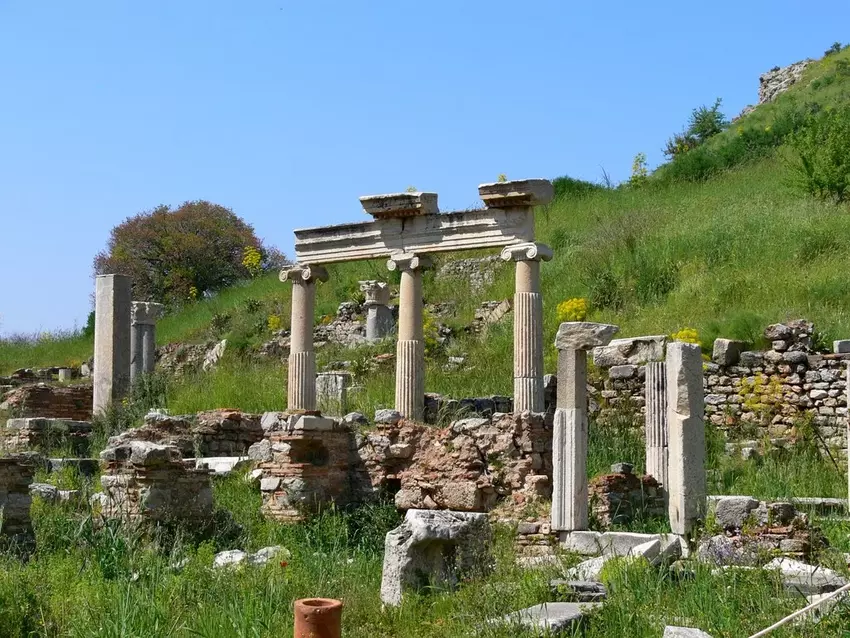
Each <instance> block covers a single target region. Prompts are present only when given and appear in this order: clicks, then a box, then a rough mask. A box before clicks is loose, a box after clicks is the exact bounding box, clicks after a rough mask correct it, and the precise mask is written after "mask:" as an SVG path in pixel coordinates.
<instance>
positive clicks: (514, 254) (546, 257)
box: [501, 242, 552, 261]
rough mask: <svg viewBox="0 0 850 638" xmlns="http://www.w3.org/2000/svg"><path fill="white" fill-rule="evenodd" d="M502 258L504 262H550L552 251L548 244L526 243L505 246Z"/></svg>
mask: <svg viewBox="0 0 850 638" xmlns="http://www.w3.org/2000/svg"><path fill="white" fill-rule="evenodd" d="M501 257H502V260H503V261H550V260H551V259H552V249H551V248H549V246H547V245H546V244H537V243H535V242H526V243H523V244H514V245H512V246H505V248H503V249H502V255H501Z"/></svg>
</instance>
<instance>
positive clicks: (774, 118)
mask: <svg viewBox="0 0 850 638" xmlns="http://www.w3.org/2000/svg"><path fill="white" fill-rule="evenodd" d="M848 62H850V50H847V49H845V50H843V51H841V52H840V53H836V54H833V55H830V56H828V57H825V58H824V59H823V60H821V61H818V62H816V63H814V64H812V65H811V66H809V68H808V69H807V70H806V73H805V75H804V78H803V79H802V80H801V81H800V82H799V83H798V84H796V85H795V86H794V87H792V88H791V89H790V90H789V91H787V92H786V93H784V94H782V95H781V96H780V97H779V98H778V99H777V100H776V101H775V102H773V103H770V104H767V105H763V106H760V107H758V108H757V109H756V110H755V111H753V112H752V113H750V114H749V115H747V116H746V117H744V118H742V119H740V120H738V121H736V122H734V123H733V124H732V125H731V126H730V127H729V128H728V130H726V131H724V132H723V133H721V134H719V135H717V136H716V137H714V138H712V139H711V140H709V141H708V142H707V143H706V144H704V145H703V146H702V147H699V148H697V149H696V150H694V151H690V152H688V153H686V154H685V155H683V156H680V157H679V158H677V159H676V160H675V161H673V162H671V163H669V164H667V165H664V166H662V167H660V168H659V169H658V170H656V171H655V172H654V174H652V175H651V176H650V177H649V179H648V180H646V182H645V183H644V184H643V185H642V186H640V187H629V186H628V185H626V186H621V187H619V188H613V189H609V188H597V189H587V188H584V189H580V192H579V190H578V189H573V191H576V192H567V193H566V194H565V195H563V196H561V197H560V198H559V199H557V200H556V201H555V202H553V203H552V204H550V205H549V206H546V207H544V208H542V209H541V210H539V211H538V213H537V233H538V239H539V241H542V242H545V243H547V244H549V245H550V246H551V247H552V248H553V249H554V253H555V257H554V259H553V261H552V262H550V263H547V264H544V265H543V267H542V272H543V292H544V299H545V301H544V307H545V317H546V323H545V325H546V334H545V340H546V342H547V343H552V341H553V338H554V333H555V331H556V329H557V325H558V318H557V305H558V303H560V302H561V301H563V300H565V299H568V298H572V297H585V298H587V299H589V301H590V304H591V310H590V315H589V319H590V320H594V321H605V322H611V323H615V324H618V325H620V326H621V331H622V334H623V335H624V336H628V335H639V334H670V333H672V332H674V331H677V330H680V329H682V328H685V327H689V328H694V329H696V330H697V331H698V333H699V336H700V340H701V341H702V343H703V345H704V346H705V347H706V348H707V347H710V345H711V342H712V341H713V339H714V338H715V337H717V336H725V337H732V338H740V339H746V340H749V341H753V342H757V341H758V340H759V339H760V334H761V330H762V329H763V327H764V326H765V325H766V324H768V323H772V322H777V321H782V320H785V319H790V318H798V317H805V318H807V319H810V320H812V321H814V322H815V325H816V327H817V329H818V331H819V333H820V335H821V339H822V341H823V342H824V343H826V342H828V341H830V340H831V339H833V338H845V337H850V303H848V299H850V272H848V270H850V269H848V266H847V264H846V259H845V256H844V253H843V250H842V244H843V242H844V241H845V239H844V238H845V237H847V236H850V215H848V213H850V208H848V206H847V205H836V204H832V203H825V202H822V201H818V200H816V199H814V198H812V197H810V196H808V195H805V194H804V193H802V192H801V191H799V190H797V189H795V188H793V186H792V184H791V182H792V177H793V171H792V169H791V163H792V161H793V157H792V154H791V152H790V151H789V149H788V148H787V145H784V144H783V141H784V140H785V139H786V138H785V135H787V133H788V132H789V131H790V130H793V128H794V127H795V126H797V125H798V124H799V121H800V119H801V118H805V117H807V114H810V113H812V112H814V111H816V110H817V109H825V108H826V109H829V108H833V107H834V106H836V105H840V104H846V103H847V102H848V101H850V100H848V96H850V72H847V67H848ZM659 143H661V141H659ZM517 177H519V176H517ZM568 191H569V189H568ZM458 256H459V255H451V256H450V257H443V259H449V258H452V259H453V258H457V257H458ZM329 270H330V273H331V278H330V281H329V282H328V283H326V284H323V285H322V286H321V287H320V290H319V295H318V303H317V319H318V318H319V317H321V316H323V315H326V314H333V313H334V311H335V310H336V307H337V305H338V304H339V303H340V302H342V301H346V300H350V299H354V298H356V297H357V295H358V294H359V293H358V287H357V281H358V280H359V279H365V278H380V279H386V280H389V281H391V282H392V281H393V276H394V275H393V274H391V273H389V272H388V271H387V270H386V268H385V265H384V262H383V261H377V262H361V263H355V264H345V265H339V266H332V267H331V268H329ZM512 275H513V273H512V268H510V267H509V266H505V267H504V268H502V269H501V271H500V272H499V275H498V277H497V279H496V281H495V282H494V284H493V285H492V286H491V287H490V288H489V289H487V290H484V291H481V292H477V293H476V292H473V291H471V290H470V289H469V288H468V287H466V286H464V285H462V284H461V285H458V282H445V281H442V282H441V281H435V279H434V277H433V274H432V275H429V276H427V277H426V282H425V294H426V298H427V300H428V301H429V302H436V301H453V302H455V304H456V308H457V311H456V315H455V316H454V317H451V318H450V319H448V320H447V321H448V323H449V324H451V325H453V327H455V328H461V327H462V326H464V325H466V324H468V323H469V322H470V321H471V319H472V316H473V311H474V309H475V307H476V306H477V305H478V304H479V303H480V302H481V301H484V300H490V299H502V298H508V297H511V296H512V294H513V276H512ZM288 299H289V286H288V285H286V284H281V283H280V282H279V281H278V280H277V278H276V277H275V276H273V275H269V276H266V277H263V278H259V279H257V280H254V281H251V282H247V283H245V284H244V285H240V286H236V287H233V288H231V289H228V290H226V291H224V292H222V293H221V294H219V295H217V296H216V297H215V298H212V299H207V300H204V301H201V302H198V303H195V304H193V305H191V306H188V307H186V308H185V309H183V310H182V311H180V312H178V313H175V314H173V315H171V316H169V317H166V318H165V319H163V320H162V321H161V322H160V325H159V328H158V341H159V343H161V344H164V343H170V342H175V341H185V342H192V341H203V340H205V339H211V338H221V337H228V338H229V339H230V343H231V345H232V346H233V347H231V349H230V352H229V354H228V355H227V357H226V359H227V360H226V361H225V363H224V364H223V365H222V366H221V368H220V369H219V370H218V371H216V372H215V373H212V374H208V375H204V376H201V377H198V378H197V379H187V380H184V381H183V382H181V383H180V384H177V385H174V386H173V387H171V388H170V389H169V407H171V408H172V409H175V410H177V411H189V410H196V409H204V408H211V407H221V406H225V405H226V406H230V407H240V408H243V409H248V410H262V409H272V408H280V407H281V406H282V405H284V404H285V397H284V395H283V392H284V388H283V382H282V379H283V378H285V374H284V371H283V369H282V364H281V363H278V362H274V363H257V362H256V361H254V360H253V359H251V358H246V357H240V356H239V352H245V351H247V350H249V349H250V347H251V346H252V345H257V344H259V343H261V342H262V341H264V340H267V339H269V338H270V331H269V325H272V326H275V324H276V322H277V321H278V320H277V319H276V318H278V317H279V319H280V327H282V328H286V327H288V324H289V301H288ZM270 319H271V320H270ZM455 332H456V334H459V335H460V336H458V337H457V338H456V339H454V340H453V341H452V342H451V343H450V345H449V346H448V347H447V348H446V349H445V350H443V351H440V352H436V353H434V355H433V359H434V360H433V361H432V362H431V363H430V364H429V366H428V378H427V389H428V390H429V391H435V392H442V393H446V394H449V395H452V396H471V395H481V394H493V393H510V391H511V384H512V382H511V376H512V374H511V369H512V331H511V326H510V322H509V321H508V322H505V323H504V324H503V325H499V326H497V327H496V328H495V329H494V330H491V331H490V332H489V333H488V335H487V338H486V339H483V340H480V339H477V338H474V337H469V336H465V335H463V334H462V333H461V332H460V331H459V330H456V331H455ZM392 350H393V344H391V343H390V344H385V345H383V346H375V347H370V348H364V349H358V350H355V351H353V352H345V353H342V352H340V351H339V349H338V348H335V347H326V348H323V349H322V350H321V352H320V360H321V361H325V362H327V361H334V360H340V359H341V358H344V359H347V360H353V361H356V362H358V364H362V365H359V367H360V369H363V368H364V367H365V366H366V365H367V362H368V361H369V359H370V357H371V355H373V354H375V353H376V352H378V351H392ZM91 352H92V343H91V339H90V338H89V339H86V338H84V337H82V336H80V335H74V336H70V337H68V336H65V337H61V336H60V337H51V336H45V337H43V338H41V339H38V340H36V341H34V342H33V341H30V342H22V341H18V342H11V341H6V342H0V374H2V373H4V372H8V371H9V370H11V369H14V368H16V367H21V366H39V365H56V364H60V363H73V362H79V361H82V360H85V359H86V358H88V357H89V356H90V355H91ZM456 354H465V355H466V356H467V362H468V364H469V365H468V366H466V367H465V368H464V369H463V370H462V371H456V372H450V371H444V370H442V365H441V361H442V360H443V359H444V357H446V356H448V355H456ZM554 357H555V352H554V349H553V348H550V349H549V350H548V352H547V370H550V371H553V370H554ZM361 377H362V381H363V383H364V385H365V390H364V391H363V392H362V393H360V394H359V395H357V398H356V403H357V405H358V407H360V408H361V409H362V410H363V411H364V412H366V413H369V411H370V410H372V409H374V407H377V406H381V405H390V404H391V403H392V395H393V391H392V387H393V369H392V365H391V364H390V365H389V366H388V367H387V368H385V369H381V368H379V369H377V370H372V371H370V373H369V374H364V375H361Z"/></svg>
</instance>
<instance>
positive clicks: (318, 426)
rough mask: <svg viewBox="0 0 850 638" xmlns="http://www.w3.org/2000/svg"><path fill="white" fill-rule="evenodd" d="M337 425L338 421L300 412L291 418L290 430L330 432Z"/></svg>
mask: <svg viewBox="0 0 850 638" xmlns="http://www.w3.org/2000/svg"><path fill="white" fill-rule="evenodd" d="M336 427H337V424H336V421H334V420H333V419H328V418H326V417H321V416H314V415H312V414H300V415H297V416H293V417H292V418H291V419H290V424H289V430H290V431H302V432H330V431H331V430H335V429H336Z"/></svg>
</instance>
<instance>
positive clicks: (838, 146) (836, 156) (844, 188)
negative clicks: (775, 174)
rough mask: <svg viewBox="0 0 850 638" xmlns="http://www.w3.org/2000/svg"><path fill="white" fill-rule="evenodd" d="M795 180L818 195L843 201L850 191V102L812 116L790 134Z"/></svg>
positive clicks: (826, 198)
mask: <svg viewBox="0 0 850 638" xmlns="http://www.w3.org/2000/svg"><path fill="white" fill-rule="evenodd" d="M791 146H792V147H793V149H794V152H795V155H796V157H795V160H796V161H795V162H793V163H792V168H793V171H794V179H793V180H792V183H793V184H794V185H795V186H796V187H797V188H799V189H800V190H802V191H804V192H806V193H808V194H810V195H813V196H815V197H817V198H819V199H823V200H832V201H835V202H841V201H844V200H846V199H847V197H848V195H850V106H843V107H840V108H836V109H831V110H825V111H822V112H821V113H818V114H817V115H815V116H813V117H811V118H810V119H809V121H808V123H807V124H806V125H805V126H804V127H803V128H802V129H801V130H799V131H798V132H796V133H795V134H794V135H793V136H792V138H791Z"/></svg>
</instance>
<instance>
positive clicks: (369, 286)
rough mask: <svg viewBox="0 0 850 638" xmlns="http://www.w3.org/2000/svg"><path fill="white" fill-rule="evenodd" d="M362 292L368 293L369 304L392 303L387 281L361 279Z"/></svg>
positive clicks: (381, 304) (367, 301)
mask: <svg viewBox="0 0 850 638" xmlns="http://www.w3.org/2000/svg"><path fill="white" fill-rule="evenodd" d="M358 283H359V284H360V292H362V293H363V294H364V295H366V302H365V303H366V305H367V306H386V305H387V304H389V303H390V286H389V284H388V283H387V282H385V281H375V280H374V279H370V280H367V281H360V282H358Z"/></svg>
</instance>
